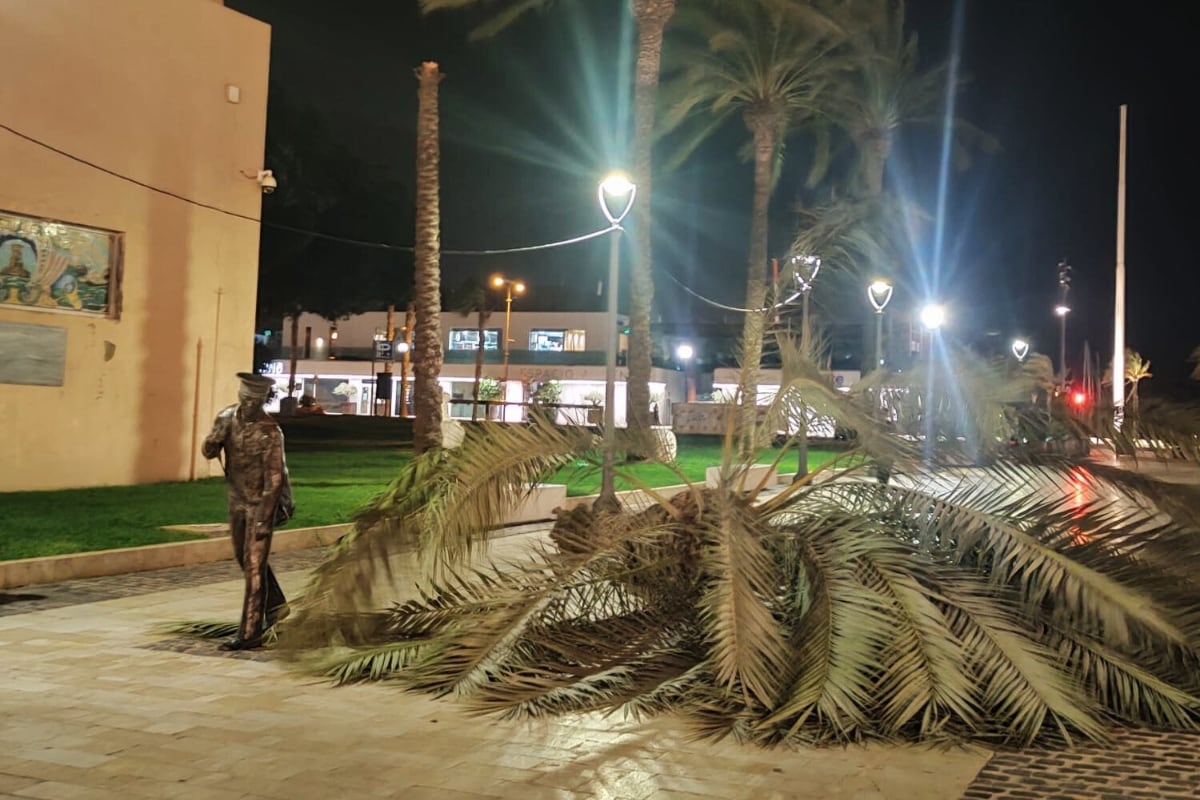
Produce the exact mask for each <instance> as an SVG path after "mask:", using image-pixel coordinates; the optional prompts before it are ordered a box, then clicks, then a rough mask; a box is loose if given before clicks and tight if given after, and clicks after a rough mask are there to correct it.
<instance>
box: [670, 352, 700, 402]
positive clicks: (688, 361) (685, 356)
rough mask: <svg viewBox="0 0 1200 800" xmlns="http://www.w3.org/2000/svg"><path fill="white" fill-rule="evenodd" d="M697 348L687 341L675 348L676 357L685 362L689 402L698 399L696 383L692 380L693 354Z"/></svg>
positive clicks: (685, 381)
mask: <svg viewBox="0 0 1200 800" xmlns="http://www.w3.org/2000/svg"><path fill="white" fill-rule="evenodd" d="M694 355H696V350H695V349H694V348H693V347H692V346H691V345H690V344H688V343H687V342H684V343H683V344H681V345H679V346H678V347H676V348H675V357H676V358H677V359H679V361H680V362H682V364H683V383H684V387H685V389H684V392H685V394H684V397H685V398H687V401H688V402H689V403H691V402H693V401H695V399H696V384H695V383H693V382H692V356H694Z"/></svg>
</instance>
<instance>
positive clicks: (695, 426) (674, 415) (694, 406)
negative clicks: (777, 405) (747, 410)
mask: <svg viewBox="0 0 1200 800" xmlns="http://www.w3.org/2000/svg"><path fill="white" fill-rule="evenodd" d="M736 411H737V406H735V405H732V404H730V403H700V402H695V403H672V404H671V427H672V428H673V429H674V430H675V433H677V434H679V433H685V434H686V433H698V434H707V435H710V436H724V435H725V428H726V426H727V425H728V419H729V415H730V414H733V413H734V412H736ZM767 411H768V408H767V406H758V408H757V423H758V424H759V425H761V424H762V423H763V422H764V421H765V420H766V418H767Z"/></svg>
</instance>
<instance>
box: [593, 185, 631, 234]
mask: <svg viewBox="0 0 1200 800" xmlns="http://www.w3.org/2000/svg"><path fill="white" fill-rule="evenodd" d="M597 196H598V198H599V200H600V210H601V211H603V212H604V217H605V219H607V220H608V222H609V224H610V225H612V226H613V227H614V228H615V227H617V226H618V225H620V224H621V220H623V219H625V217H626V216H628V215H629V211H630V210H631V209H632V208H633V200H634V198H635V197H637V186H636V185H635V184H634V183H633V181H631V180H629V176H627V175H626V174H625V173H623V172H611V173H609V174H608V175H607V176H605V178H604V180H602V181H600V188H599V190H598V192H597ZM610 200H615V201H617V207H619V209H620V210H619V211H614V210H613V208H614V206H611V205H609V201H610ZM622 204H623V205H622Z"/></svg>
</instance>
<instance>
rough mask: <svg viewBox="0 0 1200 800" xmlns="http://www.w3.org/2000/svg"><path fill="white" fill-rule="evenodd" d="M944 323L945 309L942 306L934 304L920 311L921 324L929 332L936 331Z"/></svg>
mask: <svg viewBox="0 0 1200 800" xmlns="http://www.w3.org/2000/svg"><path fill="white" fill-rule="evenodd" d="M945 321H946V309H945V307H944V306H940V305H937V304H936V303H935V304H932V305H928V306H925V307H924V308H922V309H921V324H922V325H924V326H925V327H926V328H928V329H929V330H931V331H936V330H937V329H938V328H940V327H942V324H943V323H944V322H945Z"/></svg>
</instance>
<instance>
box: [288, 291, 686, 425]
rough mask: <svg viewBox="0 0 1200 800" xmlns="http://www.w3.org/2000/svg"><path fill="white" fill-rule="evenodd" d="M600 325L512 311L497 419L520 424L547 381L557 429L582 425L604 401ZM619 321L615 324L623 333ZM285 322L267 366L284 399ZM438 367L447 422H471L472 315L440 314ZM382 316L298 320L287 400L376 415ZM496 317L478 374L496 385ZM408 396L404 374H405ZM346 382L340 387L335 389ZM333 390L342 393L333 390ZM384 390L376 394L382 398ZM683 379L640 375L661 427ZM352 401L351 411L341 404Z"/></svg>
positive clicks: (618, 410) (660, 372) (577, 315)
mask: <svg viewBox="0 0 1200 800" xmlns="http://www.w3.org/2000/svg"><path fill="white" fill-rule="evenodd" d="M607 323H608V317H607V315H606V314H605V313H603V312H538V311H514V312H513V313H512V318H511V320H510V323H509V339H510V340H511V341H510V343H509V359H508V360H509V364H508V378H509V383H508V391H507V394H506V396H505V397H504V400H506V401H507V402H508V403H510V404H511V405H509V406H508V408H507V409H506V411H505V415H506V419H509V420H510V421H515V420H519V419H521V418H522V416H523V411H522V409H521V407H520V404H522V403H526V402H528V401H529V400H530V399H531V398H532V396H533V395H534V394H535V393H536V392H537V391H538V389H539V388H540V387H541V386H542V384H545V383H549V382H551V381H554V382H556V383H557V384H558V385H559V387H560V388H561V390H562V392H561V396H560V398H559V403H560V404H562V405H563V406H577V408H575V409H569V408H564V409H562V410H561V411H560V413H559V418H560V419H559V421H560V422H583V421H586V418H587V410H588V407H594V406H596V405H597V404H598V403H599V401H600V399H601V398H603V396H604V363H605V329H606V327H607ZM627 324H628V323H627V320H625V319H624V318H621V319H620V320H619V321H618V325H619V326H620V328H621V329H622V330H623V329H624V327H625V326H626V325H627ZM403 325H404V314H403V313H400V312H398V313H397V315H396V319H395V328H396V338H395V342H396V349H397V353H396V354H395V356H394V358H395V360H394V361H393V372H392V376H391V378H390V379H389V378H385V379H384V380H387V381H388V382H389V383H391V384H392V390H391V392H390V394H391V397H392V401H391V403H392V409H393V411H398V410H399V409H400V402H401V401H400V398H401V397H402V394H401V384H400V380H401V375H402V373H403V372H404V368H403V356H402V355H401V354H400V353H399V350H401V349H402V348H401V347H400V346H399V345H400V343H401V342H403V340H404V332H403ZM291 328H292V324H291V319H290V318H288V319H285V320H284V324H283V338H282V342H281V348H282V349H281V350H280V351H279V353H280V357H279V358H278V359H276V360H274V361H272V362H270V364H268V365H267V372H268V374H270V375H271V376H272V377H274V378H275V380H276V383H277V384H278V386H279V391H280V393H281V394H286V393H287V385H288V383H289V381H290V372H291V362H290V354H291V349H292V341H291ZM441 328H442V349H443V358H444V362H443V365H442V371H441V376H440V377H439V383H440V384H441V385H442V390H443V391H444V392H445V393H446V394H447V395H448V396H449V397H450V398H451V402H450V405H449V413H450V416H451V417H456V418H464V419H470V418H471V402H470V401H471V398H472V396H473V391H474V378H475V354H476V349H477V345H478V341H479V338H480V337H479V320H478V316H477V315H475V314H469V315H464V314H459V313H456V312H449V311H447V312H443V313H442V315H441ZM386 334H387V314H386V312H382V311H379V312H370V313H366V314H358V315H355V316H352V317H349V318H347V319H342V320H338V322H337V323H336V325H335V324H332V323H330V322H329V320H327V319H325V318H323V317H320V316H317V315H316V314H302V315H300V318H299V319H298V320H297V337H296V343H297V347H296V357H297V362H296V381H297V383H298V384H299V387H298V392H297V396H298V395H299V394H307V395H309V396H311V397H313V398H314V400H315V401H316V402H318V403H320V404H321V405H322V406H324V407H325V408H326V409H327V410H345V411H348V412H350V413H358V414H371V413H376V412H377V411H378V412H379V413H382V410H383V409H382V408H380V409H377V408H376V402H375V398H376V397H377V395H378V393H379V392H378V380H379V379H378V375H379V374H380V373H383V372H384V369H383V367H384V363H385V362H383V361H380V360H378V359H377V360H375V361H372V360H371V359H372V355H373V352H374V347H375V340H376V339H377V338H379V339H386V338H387V337H386ZM619 336H620V351H619V360H618V365H619V366H618V367H617V384H616V398H615V403H614V414H615V416H616V420H617V425H619V426H623V425H624V424H625V418H626V405H625V381H626V378H627V376H628V370H626V368H625V366H624V355H625V353H624V351H625V346H626V344H625V336H624V335H623V334H619ZM503 342H504V312H503V311H498V312H493V313H492V314H491V315H490V316H489V317H488V318H487V320H486V321H485V323H484V331H483V350H484V368H483V375H484V377H486V378H491V379H494V380H497V381H499V380H500V379H501V378H503V376H504V346H503ZM407 376H408V384H409V391H411V384H412V371H411V369H409V370H408V373H407ZM343 384H347V387H342V385H343ZM339 387H342V393H335V391H334V390H335V389H338V388H339ZM385 391H386V390H385ZM684 392H685V389H684V380H683V374H682V373H681V372H679V371H676V370H671V369H663V368H660V367H655V368H653V369H652V370H651V373H650V393H651V397H652V398H656V400H655V402H656V404H657V406H658V408H659V415H660V416H659V419H660V421H661V422H662V423H663V424H667V423H668V422H669V420H668V419H666V418H665V417H667V416H668V415H669V414H670V411H669V409H670V404H671V402H672V401H679V400H682V399H683V398H684ZM351 395H352V396H353V403H349V402H348V401H347V398H348V397H349V396H351Z"/></svg>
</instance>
